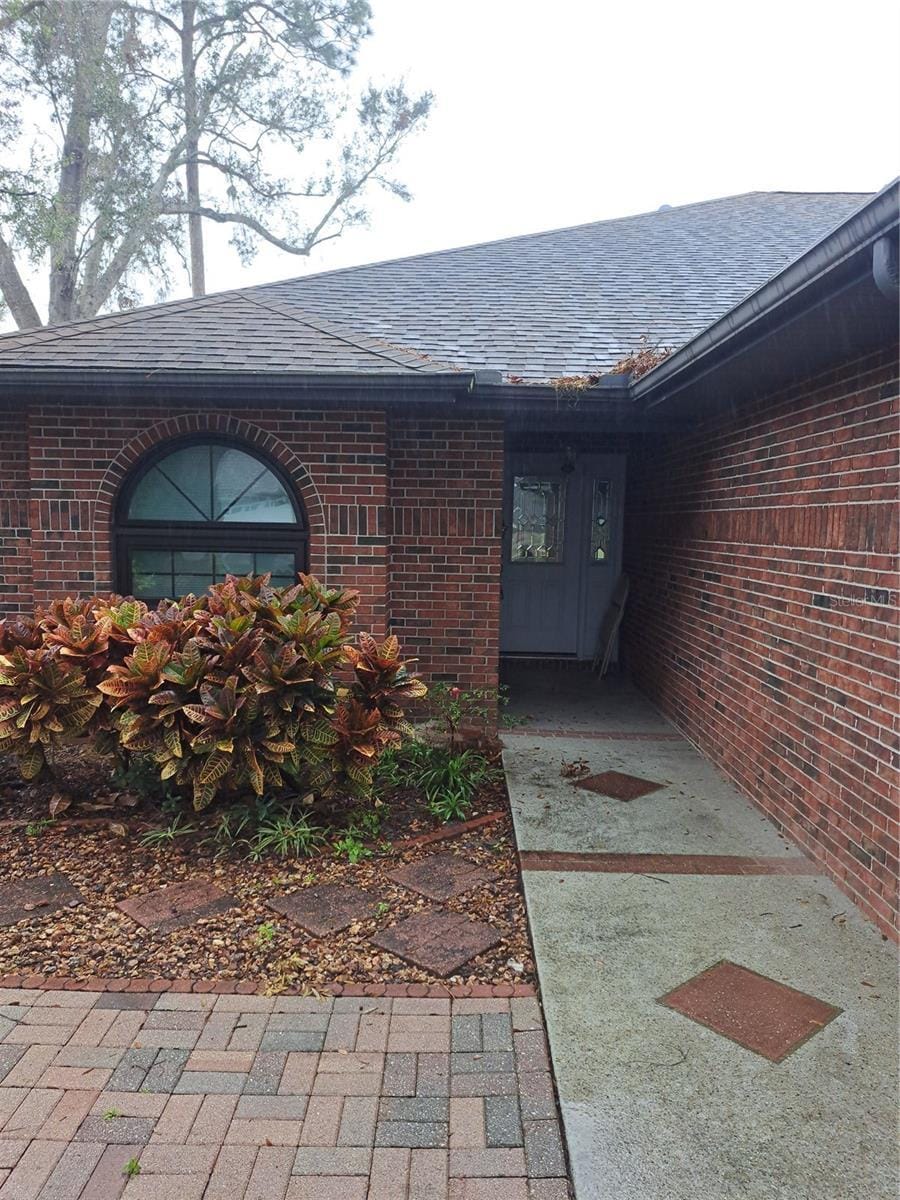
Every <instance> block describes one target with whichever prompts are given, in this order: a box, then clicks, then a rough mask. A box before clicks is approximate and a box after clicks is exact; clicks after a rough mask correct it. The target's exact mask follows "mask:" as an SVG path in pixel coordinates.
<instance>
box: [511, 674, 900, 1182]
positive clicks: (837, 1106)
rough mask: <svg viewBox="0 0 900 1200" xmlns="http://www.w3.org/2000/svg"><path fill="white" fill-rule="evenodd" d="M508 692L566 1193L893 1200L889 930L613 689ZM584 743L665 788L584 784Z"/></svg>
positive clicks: (609, 763)
mask: <svg viewBox="0 0 900 1200" xmlns="http://www.w3.org/2000/svg"><path fill="white" fill-rule="evenodd" d="M513 695H514V700H515V703H514V709H517V710H518V713H519V714H520V715H521V714H528V715H529V717H530V718H531V719H530V720H529V721H528V722H527V723H526V724H524V725H522V726H521V727H519V728H517V729H515V730H514V731H512V732H511V733H509V734H507V735H505V738H504V740H505V745H506V750H505V755H504V761H505V763H506V769H507V776H508V781H509V789H510V796H511V799H512V805H513V813H514V819H515V823H516V834H517V839H518V842H519V848H520V852H521V854H522V862H523V868H524V869H523V877H524V881H525V893H526V900H527V904H528V912H529V918H530V922H531V929H532V935H533V938H534V943H535V949H536V953H537V963H538V970H539V974H540V983H541V992H542V1000H543V1005H544V1012H545V1016H546V1019H547V1024H548V1030H549V1035H550V1043H551V1049H552V1056H553V1064H554V1069H555V1072H556V1078H557V1085H558V1090H559V1097H560V1104H561V1110H562V1115H563V1123H564V1127H565V1133H566V1137H567V1141H568V1147H569V1154H570V1162H571V1167H572V1171H573V1177H574V1182H575V1189H576V1195H577V1197H578V1200H600V1198H602V1200H731V1198H734V1200H737V1198H740V1200H763V1198H766V1200H770V1198H771V1200H775V1198H777V1200H893V1198H894V1197H895V1196H896V1192H897V1168H896V1148H895V1143H894V1130H895V1112H896V1105H897V1071H896V1050H897V1032H896V1031H897V1023H896V1022H897V1005H896V958H895V955H894V953H893V949H892V947H890V946H889V945H887V944H886V943H885V942H884V941H883V939H882V938H881V937H880V936H879V934H878V933H877V932H876V931H875V930H874V929H873V928H872V927H870V926H869V925H868V924H866V923H865V922H864V921H863V920H862V919H861V918H860V917H859V916H857V915H856V913H855V912H854V910H853V907H852V905H851V903H850V901H849V900H848V899H847V898H846V897H845V896H843V895H842V894H841V893H840V892H839V891H838V890H837V888H835V887H834V886H833V885H832V884H831V883H830V882H829V881H828V880H827V879H826V878H824V877H822V876H820V875H818V874H816V873H815V872H816V868H815V866H814V865H813V864H811V863H810V862H809V861H808V860H806V859H804V858H802V857H800V855H799V852H798V851H797V850H796V849H795V848H794V847H793V846H792V845H791V844H790V843H788V842H787V841H786V840H785V839H784V838H783V837H781V836H780V835H779V834H778V832H777V831H776V830H775V828H774V827H773V826H772V825H771V824H770V823H769V822H768V821H767V820H766V819H765V818H764V817H763V816H762V815H761V814H760V813H758V812H757V811H756V810H755V809H753V808H752V807H751V806H750V805H749V804H748V803H747V802H746V801H744V800H743V799H742V798H741V797H740V796H739V795H738V793H737V792H736V791H735V790H734V789H733V788H732V787H730V786H729V785H728V784H727V783H726V782H724V780H723V779H722V777H721V776H719V775H718V774H717V772H716V771H715V770H714V769H713V768H712V767H711V766H710V765H709V764H708V763H707V762H706V761H705V760H703V759H702V758H701V757H700V756H699V755H698V754H697V753H696V752H695V751H694V750H693V749H692V747H691V746H690V745H688V744H687V742H685V741H684V740H683V739H681V738H680V736H679V735H677V734H676V733H675V732H674V731H673V729H672V728H671V726H669V725H667V724H666V723H665V722H664V721H663V720H662V719H661V718H660V717H659V716H658V715H657V714H656V713H655V711H654V710H653V709H652V708H651V707H650V706H649V705H648V704H647V703H646V702H644V701H643V700H642V699H641V698H640V696H639V695H637V693H635V692H634V691H633V690H632V689H630V688H629V687H628V686H627V685H626V684H623V683H620V682H615V681H614V682H613V683H612V684H610V685H608V686H606V685H605V686H603V687H598V686H597V685H596V684H593V683H592V682H591V681H590V679H589V678H588V677H587V676H574V677H572V676H568V677H566V676H558V677H557V683H556V687H555V689H554V685H553V681H552V680H551V681H549V686H548V680H547V679H544V680H540V681H539V682H538V684H537V686H536V687H535V688H534V690H533V691H532V693H531V694H529V693H528V692H527V691H526V690H524V689H521V688H520V689H519V690H518V691H514V693H513ZM576 760H583V765H584V773H585V775H587V776H588V777H589V776H592V775H595V774H601V773H605V772H610V771H613V772H619V773H621V774H624V775H628V776H633V777H638V778H639V779H640V780H645V781H647V784H645V785H643V786H647V785H650V784H655V785H661V786H659V787H658V788H657V790H654V791H651V792H649V793H647V794H645V795H643V796H641V797H640V798H637V799H632V800H627V801H626V800H616V799H612V798H610V797H608V796H606V795H603V794H598V793H597V792H594V791H590V790H586V789H585V788H583V787H576V786H573V780H572V778H571V777H567V776H566V775H564V774H562V771H563V769H564V764H572V763H575V762H576ZM566 769H568V770H572V769H573V768H572V767H571V766H570V767H568V768H566ZM617 782H619V783H620V782H621V781H617V780H616V777H615V776H613V777H612V779H609V778H605V779H604V781H603V783H602V786H606V787H609V786H610V785H611V786H612V787H613V789H615V787H616V785H617ZM723 960H724V961H725V962H726V963H729V964H736V966H725V967H719V968H717V969H716V970H713V971H708V969H709V968H713V967H715V965H716V964H719V963H721V962H722V961H723ZM745 969H746V970H745ZM704 972H708V974H703V973H704ZM751 972H754V973H756V974H751ZM698 975H701V976H702V977H701V979H700V980H699V981H698V982H697V983H693V984H691V987H690V988H688V989H684V990H681V991H678V992H676V993H675V994H674V995H673V996H671V997H669V999H668V1002H667V1003H666V1004H662V1003H659V1001H660V999H661V998H663V997H668V996H669V993H672V992H673V989H678V988H680V985H683V984H685V983H686V982H687V981H690V980H693V979H695V977H697V976H698ZM760 976H763V977H765V978H764V979H760V978H759V977H760ZM770 981H777V984H786V985H788V987H787V988H779V987H778V986H777V984H773V983H772V982H770ZM791 989H795V990H791ZM799 993H805V994H806V995H805V996H803V995H800V994H799ZM811 998H815V1000H813V999H811ZM819 1001H821V1002H824V1004H819V1003H818V1002H819ZM670 1005H673V1007H670ZM835 1010H840V1011H835ZM686 1013H690V1014H691V1015H686ZM701 1020H702V1021H703V1022H704V1023H699V1022H700V1021H701ZM717 1025H718V1026H719V1029H720V1030H721V1031H716V1028H715V1027H716V1026H717ZM767 1055H768V1057H767Z"/></svg>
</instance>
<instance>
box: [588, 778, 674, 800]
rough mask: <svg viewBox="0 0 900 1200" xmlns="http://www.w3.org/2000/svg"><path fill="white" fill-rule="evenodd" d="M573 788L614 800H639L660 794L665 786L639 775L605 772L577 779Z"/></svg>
mask: <svg viewBox="0 0 900 1200" xmlns="http://www.w3.org/2000/svg"><path fill="white" fill-rule="evenodd" d="M572 786H573V787H577V788H586V789H587V791H589V792H598V793H599V794H600V795H601V796H610V797H611V798H612V799H613V800H639V799H640V797H641V796H649V795H650V793H651V792H658V791H659V789H660V788H661V787H662V786H663V785H662V784H661V783H654V782H653V781H652V780H651V779H641V777H640V776H639V775H624V774H623V773H622V772H621V771H603V772H601V773H600V774H599V775H587V776H585V778H584V779H576V780H575V781H574V783H573V785H572Z"/></svg>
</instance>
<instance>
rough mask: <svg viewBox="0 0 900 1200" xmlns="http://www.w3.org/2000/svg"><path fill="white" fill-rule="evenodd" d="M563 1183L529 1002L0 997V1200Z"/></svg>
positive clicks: (361, 1196)
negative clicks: (129, 1169)
mask: <svg viewBox="0 0 900 1200" xmlns="http://www.w3.org/2000/svg"><path fill="white" fill-rule="evenodd" d="M129 1164H130V1165H131V1173H130V1174H126V1166H127V1165H129ZM564 1176H565V1165H564V1161H563V1155H562V1147H561V1143H560V1136H559V1126H558V1124H557V1117H556V1109H555V1106H554V1099H553V1090H552V1085H551V1077H550V1071H549V1062H548V1059H547V1051H546V1044H545V1041H544V1032H543V1027H542V1023H541V1016H540V1010H539V1008H538V1005H537V1002H536V1001H535V1000H533V999H512V1000H500V999H489V1000H476V999H467V1000H449V999H445V1000H440V999H438V1000H430V999H421V1000H420V999H393V1000H391V999H366V998H361V999H356V998H350V997H338V998H335V999H333V1000H317V999H307V998H298V997H284V998H277V997H276V998H273V999H268V998H264V997H259V996H215V995H191V994H176V993H167V994H163V995H156V994H153V995H151V994H142V993H99V992H56V991H29V990H24V989H0V1200H117V1198H118V1197H122V1198H123V1200H331V1198H332V1197H333V1198H336V1200H395V1198H396V1200H487V1198H488V1197H489V1198H490V1200H565V1197H567V1196H568V1190H567V1184H566V1182H565V1178H564Z"/></svg>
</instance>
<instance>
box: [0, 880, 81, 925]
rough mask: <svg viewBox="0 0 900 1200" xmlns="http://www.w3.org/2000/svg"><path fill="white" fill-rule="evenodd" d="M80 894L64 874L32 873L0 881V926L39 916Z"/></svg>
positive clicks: (73, 900)
mask: <svg viewBox="0 0 900 1200" xmlns="http://www.w3.org/2000/svg"><path fill="white" fill-rule="evenodd" d="M82 899H83V897H82V895H81V892H79V891H78V889H77V888H76V887H74V886H73V885H72V884H71V883H70V882H69V880H68V879H67V878H66V876H65V875H62V874H60V872H58V871H55V872H54V873H53V874H52V875H33V876H32V877H31V878H30V879H14V880H13V881H12V882H11V883H4V884H2V885H0V926H4V925H15V924H16V922H17V921H27V920H28V919H29V918H34V917H43V916H46V915H47V914H48V913H52V912H56V910H57V909H59V908H65V906H66V905H67V904H73V903H78V902H79V901H80V900H82Z"/></svg>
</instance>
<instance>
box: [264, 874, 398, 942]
mask: <svg viewBox="0 0 900 1200" xmlns="http://www.w3.org/2000/svg"><path fill="white" fill-rule="evenodd" d="M376 907H377V901H376V900H375V898H374V897H373V896H370V895H369V893H368V892H364V891H362V889H361V888H355V887H345V886H344V884H342V883H322V884H319V885H318V886H317V887H307V888H300V890H299V891H296V892H287V893H286V894H285V895H283V896H276V897H275V898H274V899H272V900H270V901H269V908H274V909H275V911H276V912H278V913H281V914H282V915H283V916H285V917H288V918H289V919H290V920H291V921H294V922H295V923H296V924H297V925H299V926H300V927H301V929H305V930H306V931H307V933H311V934H312V935H313V936H314V937H327V936H328V934H330V933H339V932H340V930H342V929H346V928H347V926H348V925H352V924H353V922H354V921H365V920H367V919H368V918H369V917H371V916H373V915H374V913H375V909H376Z"/></svg>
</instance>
